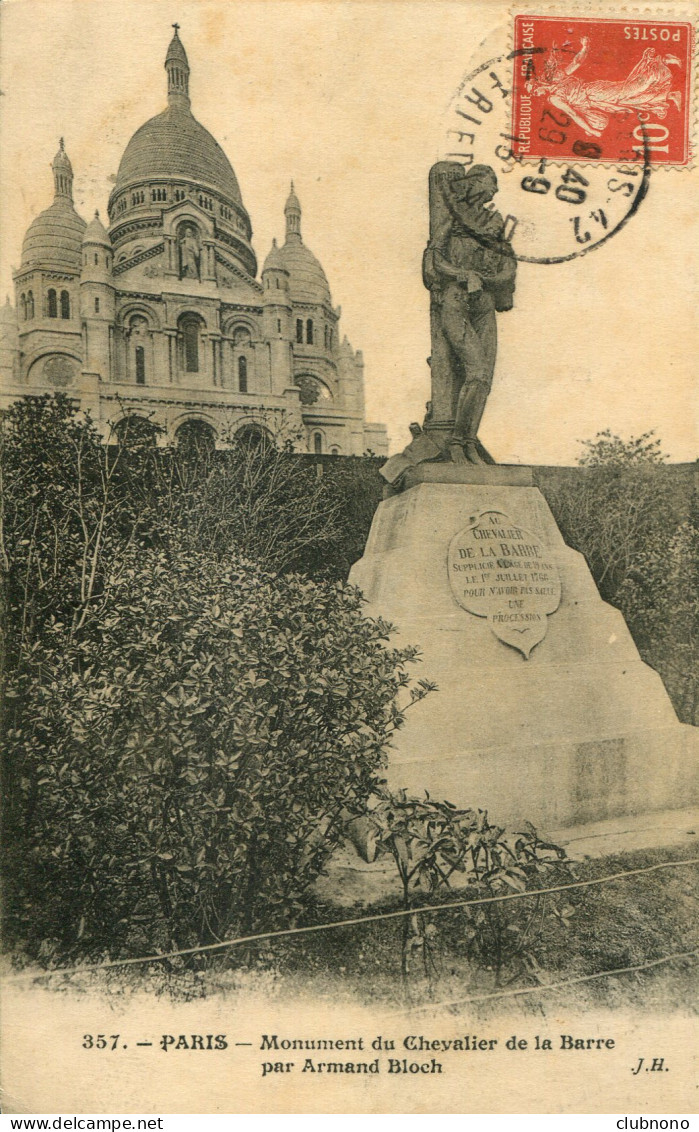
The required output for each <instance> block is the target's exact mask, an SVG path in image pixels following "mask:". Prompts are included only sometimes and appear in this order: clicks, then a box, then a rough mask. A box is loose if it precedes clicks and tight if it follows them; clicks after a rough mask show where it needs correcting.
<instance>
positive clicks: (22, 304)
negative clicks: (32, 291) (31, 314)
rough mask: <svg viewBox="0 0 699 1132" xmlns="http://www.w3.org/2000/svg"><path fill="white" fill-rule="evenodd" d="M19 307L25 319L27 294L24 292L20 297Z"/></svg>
mask: <svg viewBox="0 0 699 1132" xmlns="http://www.w3.org/2000/svg"><path fill="white" fill-rule="evenodd" d="M19 309H20V313H21V315H22V318H23V319H25V318H26V317H27V296H26V295H24V294H22V295H20V297H19Z"/></svg>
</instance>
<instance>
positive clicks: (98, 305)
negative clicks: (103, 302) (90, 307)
mask: <svg viewBox="0 0 699 1132" xmlns="http://www.w3.org/2000/svg"><path fill="white" fill-rule="evenodd" d="M99 313H100V301H99V299H95V314H99Z"/></svg>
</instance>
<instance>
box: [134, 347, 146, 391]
mask: <svg viewBox="0 0 699 1132" xmlns="http://www.w3.org/2000/svg"><path fill="white" fill-rule="evenodd" d="M145 384H146V351H145V349H144V348H143V346H137V347H136V385H145Z"/></svg>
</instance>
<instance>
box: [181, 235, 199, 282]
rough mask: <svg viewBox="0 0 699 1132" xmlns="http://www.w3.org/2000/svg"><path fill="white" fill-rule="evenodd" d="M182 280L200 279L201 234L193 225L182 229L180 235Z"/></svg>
mask: <svg viewBox="0 0 699 1132" xmlns="http://www.w3.org/2000/svg"><path fill="white" fill-rule="evenodd" d="M178 247H179V257H180V279H200V278H201V275H200V271H199V265H200V262H201V259H200V250H199V234H198V232H197V230H196V228H195V227H194V225H193V224H187V225H186V226H185V227H184V228H181V229H180V232H179V235H178Z"/></svg>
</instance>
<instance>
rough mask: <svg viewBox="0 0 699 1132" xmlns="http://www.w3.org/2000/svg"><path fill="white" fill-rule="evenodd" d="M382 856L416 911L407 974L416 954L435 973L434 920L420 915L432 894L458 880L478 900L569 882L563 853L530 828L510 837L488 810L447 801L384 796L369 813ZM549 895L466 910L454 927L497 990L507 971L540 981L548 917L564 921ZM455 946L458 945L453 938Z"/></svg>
mask: <svg viewBox="0 0 699 1132" xmlns="http://www.w3.org/2000/svg"><path fill="white" fill-rule="evenodd" d="M370 817H371V822H372V826H373V834H374V839H375V845H376V850H377V854H378V855H380V854H382V853H383V854H386V853H389V854H390V855H391V856H392V858H393V860H394V862H395V865H396V869H397V871H398V875H399V878H400V882H401V889H402V899H403V907H404V909H406V910H409V909H414V910H415V911H414V914H413V915H412V916H411V917H406V918H405V919H404V921H403V932H402V961H401V970H402V973H403V976H404V977H405V976H407V974H408V971H409V968H410V961H411V956H413V955H414V954H417V955H419V956H420V958H421V961H422V965H423V969H424V972H425V974H426V975H427V976H428V977H430V976H431V974H432V972H433V971H434V970H435V969H436V964H435V954H436V948H437V942H438V930H439V929H438V927H437V921H435V920H434V919H432V918H430V917H429V916H428V915H427V914H425V913H421V912H420V911H419V900H420V898H424V897H425V896H430V897H433V896H434V895H435V894H436V893H439V892H440V891H441V890H444V889H448V888H450V887H451V886H452V884H453V883H454V880H455V879H456V880H458V883H459V886H460V887H465V888H466V891H467V893H468V896H469V897H470V898H472V899H474V900H476V899H480V898H483V897H486V898H488V897H497V896H502V895H503V894H506V893H512V892H525V891H527V889H540V888H545V887H547V886H550V885H553V884H561V883H565V881H567V880H570V879H571V874H570V871H569V869H570V863H569V862H568V860H567V858H566V854H565V851H564V850H563V849H561V848H560V847H559V846H557V845H553V844H551V843H549V842H545V841H542V840H540V839H539V837H538V835H537V832H536V830H535V829H534V827H533V826H532V825H530V824H529V823H525V829H524V831H519V832H507V831H505V830H504V829H503V828H501V827H500V826H496V825H493V824H491V823H490V822H489V821H488V815H487V812H486V811H485V810H476V809H466V810H459V809H457V808H456V806H453V805H452V804H451V803H450V802H437V801H434V800H433V799H431V798H430V797H429V795H425V798H424V799H418V798H410V797H407V796H406V794H405V792H404V791H401V792H399V793H398V794H391V793H390V792H388V791H383V792H381V793H380V794H379V795H378V799H377V802H376V804H375V805H374V806H373V807H372V809H371V812H370ZM569 912H570V910H569V908H568V907H567V906H566V907H564V908H563V909H562V910H559V908H558V906H557V904H556V902H555V901H554V900H552V899H551V898H550V897H546V896H544V897H542V896H536V897H533V898H532V899H531V900H527V901H524V900H521V901H519V900H517V901H503V902H496V903H492V904H481V905H474V906H473V907H468V906H466V907H463V908H461V909H459V910H458V912H456V911H455V912H454V913H453V914H452V919H451V923H450V925H449V927H450V930H451V931H452V932H454V931H455V932H456V938H457V940H458V941H459V942H460V946H461V948H462V949H463V951H464V953H465V955H466V957H467V959H468V961H469V962H470V963H472V964H474V965H475V966H477V967H479V968H481V969H487V970H492V971H493V972H494V980H495V985H496V986H500V984H501V980H502V975H503V972H504V970H505V969H506V968H509V969H510V972H511V976H512V977H513V978H517V977H519V976H521V975H523V974H528V975H534V976H536V970H537V962H536V947H537V944H538V942H539V940H540V937H541V933H542V930H543V928H544V926H545V924H546V921H547V920H550V919H551V918H552V917H553V918H555V919H557V920H558V921H559V922H560V923H563V924H565V923H566V920H567V917H568V915H569ZM452 945H453V940H452Z"/></svg>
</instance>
